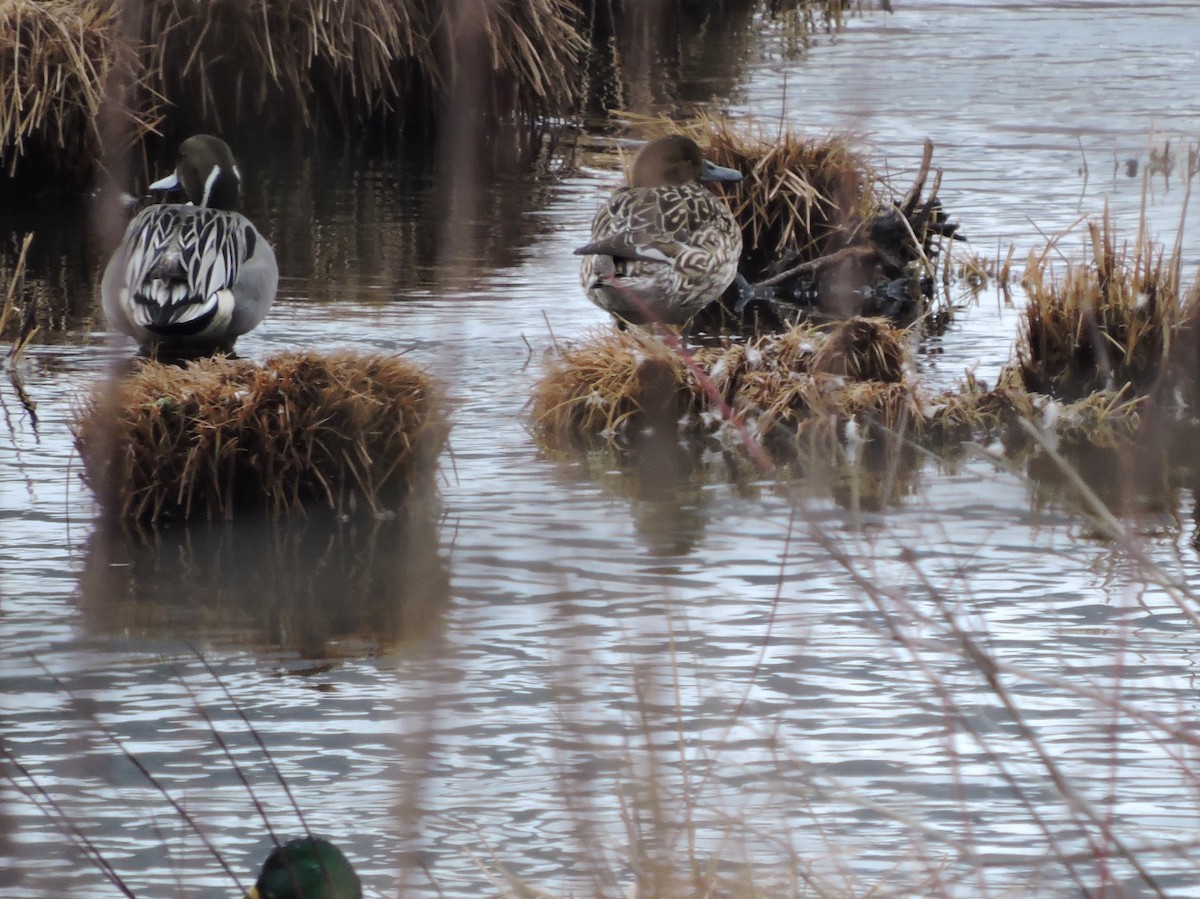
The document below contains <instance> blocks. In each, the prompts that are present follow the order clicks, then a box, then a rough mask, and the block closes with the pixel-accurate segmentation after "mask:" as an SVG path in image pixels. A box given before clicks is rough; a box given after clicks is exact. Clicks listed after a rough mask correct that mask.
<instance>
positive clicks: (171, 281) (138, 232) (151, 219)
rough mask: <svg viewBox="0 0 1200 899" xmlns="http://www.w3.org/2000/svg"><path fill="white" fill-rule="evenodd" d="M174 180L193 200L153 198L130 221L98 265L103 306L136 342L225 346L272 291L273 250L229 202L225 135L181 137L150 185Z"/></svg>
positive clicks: (232, 178) (184, 348) (231, 189)
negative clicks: (173, 159)
mask: <svg viewBox="0 0 1200 899" xmlns="http://www.w3.org/2000/svg"><path fill="white" fill-rule="evenodd" d="M178 187H182V188H183V190H184V192H185V193H186V194H187V197H188V199H189V200H190V201H191V203H189V204H186V205H185V204H163V205H159V206H150V207H147V208H146V209H143V210H142V211H141V212H140V213H138V214H137V216H135V217H134V219H133V221H131V222H130V223H129V227H128V228H127V229H126V230H125V237H124V239H123V240H122V241H121V245H120V246H119V247H117V250H116V252H115V253H114V254H113V257H112V259H111V260H109V263H108V267H107V268H106V269H105V270H104V280H103V282H102V283H101V287H100V296H101V300H102V302H103V305H104V315H105V317H106V318H107V319H108V322H109V324H110V325H111V326H112V327H114V328H116V329H117V330H119V331H123V332H124V333H126V334H129V335H130V336H132V337H134V338H135V339H136V340H137V342H138V343H139V344H141V346H142V348H143V350H148V351H153V350H158V349H161V350H166V351H168V352H175V353H180V352H182V353H189V352H191V353H196V352H210V351H212V350H226V351H228V350H230V349H232V348H233V343H234V341H235V340H236V339H237V338H238V336H239V335H241V334H245V333H246V332H247V331H249V330H251V329H252V328H254V327H255V326H256V325H257V324H258V323H259V322H260V321H262V319H263V316H265V315H266V314H267V310H268V309H269V308H270V307H271V303H272V301H273V300H274V299H275V288H276V286H277V285H278V283H279V268H278V267H277V266H276V264H275V253H274V252H273V251H272V250H271V247H270V245H269V244H268V243H267V242H266V240H265V239H263V236H262V235H261V234H259V233H258V230H257V229H256V228H255V227H254V225H252V224H251V223H250V220H249V219H247V218H246V217H245V216H244V215H242V214H241V213H239V212H236V211H235V210H236V208H237V205H238V193H239V190H240V188H241V174H240V173H239V172H238V168H237V165H236V164H235V163H234V161H233V154H232V153H231V152H230V150H229V146H228V145H227V144H226V143H225V142H224V141H222V140H220V139H219V138H216V137H213V136H212V135H209V134H198V135H196V136H195V137H189V138H188V139H187V140H185V141H184V142H183V143H182V144H181V145H180V147H179V161H178V163H177V164H176V166H175V172H174V173H173V174H171V175H168V176H167V177H166V178H163V179H162V180H160V181H156V182H154V183H153V184H151V185H150V189H151V190H173V189H175V188H178Z"/></svg>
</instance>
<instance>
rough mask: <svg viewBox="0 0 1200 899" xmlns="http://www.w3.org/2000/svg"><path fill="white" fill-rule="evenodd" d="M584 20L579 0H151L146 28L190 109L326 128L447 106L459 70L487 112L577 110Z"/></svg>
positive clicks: (178, 97) (226, 119)
mask: <svg viewBox="0 0 1200 899" xmlns="http://www.w3.org/2000/svg"><path fill="white" fill-rule="evenodd" d="M577 21H578V11H577V10H576V8H575V7H574V5H573V4H572V3H571V2H570V0H532V2H530V0H460V2H457V3H440V2H435V0H304V2H289V0H208V2H206V3H203V4H200V5H197V4H195V3H193V2H189V0H150V2H147V3H146V5H145V7H144V11H143V17H142V24H141V33H142V36H143V40H144V41H145V42H146V44H147V48H148V49H147V54H148V57H147V70H148V73H149V81H150V84H151V86H152V87H153V88H154V89H155V90H157V91H160V92H161V93H162V94H163V95H164V96H165V97H166V98H167V99H168V100H170V101H171V102H173V103H174V104H176V105H177V106H179V107H181V109H182V110H183V111H184V113H185V114H186V115H187V116H189V117H193V118H196V119H198V120H201V121H207V122H209V123H210V127H226V128H228V127H230V126H232V125H233V124H235V123H239V122H246V121H247V120H250V121H253V120H254V119H255V118H257V117H261V116H266V117H267V118H268V119H269V120H274V121H288V120H292V121H295V122H297V123H298V124H300V125H302V126H303V127H304V128H306V129H310V130H311V129H315V130H325V129H328V128H330V127H332V126H334V125H340V126H341V127H342V128H343V129H354V128H356V127H357V126H359V125H361V124H363V123H375V124H380V125H389V124H395V123H397V122H403V121H404V120H405V119H406V118H407V117H409V116H413V115H415V114H418V113H419V114H424V115H425V116H429V117H431V118H437V117H438V115H437V114H438V113H439V112H440V111H442V110H443V109H444V105H443V104H440V103H439V101H440V100H442V99H444V98H445V96H446V95H447V93H448V92H449V91H451V90H452V89H453V88H454V87H455V86H456V83H457V81H458V80H459V79H467V80H469V81H470V82H471V83H470V84H468V85H467V87H468V88H469V89H470V90H472V91H473V92H476V93H479V94H481V96H479V97H478V98H475V102H476V103H477V105H478V111H480V112H482V113H484V114H487V115H491V116H505V115H516V116H521V117H533V116H537V115H544V114H550V113H556V112H557V113H562V112H566V111H568V110H570V109H572V108H573V107H574V106H575V104H577V103H578V100H579V97H580V90H581V87H580V79H579V66H580V61H581V59H582V54H583V50H584V44H583V40H582V38H581V37H580V35H579V33H578V31H577V30H576V28H577ZM214 123H215V124H214Z"/></svg>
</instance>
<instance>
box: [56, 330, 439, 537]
mask: <svg viewBox="0 0 1200 899" xmlns="http://www.w3.org/2000/svg"><path fill="white" fill-rule="evenodd" d="M74 432H75V441H76V445H77V447H78V448H79V452H80V455H81V457H82V459H83V463H84V477H85V480H86V481H87V483H88V484H89V486H91V488H92V489H93V490H94V491H95V494H96V496H97V498H98V500H99V502H100V504H101V506H102V508H104V509H105V511H107V512H109V513H110V514H113V515H115V516H117V517H119V518H120V519H122V520H126V521H133V522H158V521H161V520H166V519H194V518H209V519H214V518H230V517H232V516H233V515H234V514H235V513H236V512H240V511H243V510H246V509H253V508H259V509H264V510H266V511H267V512H268V513H270V514H271V515H274V516H279V515H281V514H284V513H288V512H295V511H300V510H302V508H303V506H304V504H305V503H308V502H312V503H317V504H324V505H326V506H328V507H330V508H333V509H336V510H339V511H349V510H352V509H354V508H355V507H356V506H363V507H365V508H367V509H369V510H371V511H372V512H376V513H379V512H382V511H384V509H385V507H386V506H387V505H389V504H393V503H396V502H397V501H398V500H399V499H401V498H402V497H403V496H404V495H405V494H406V493H407V492H408V491H409V490H411V489H412V488H413V487H415V486H416V485H417V484H418V483H419V479H420V478H421V477H422V476H423V475H428V474H429V473H430V469H431V461H432V459H433V458H434V457H435V456H436V454H437V452H438V451H439V450H440V448H441V446H442V444H443V442H444V440H445V436H446V427H445V424H444V422H443V420H442V419H441V418H440V416H438V414H437V412H436V409H435V398H434V397H433V387H432V384H431V382H430V380H429V378H428V376H426V375H425V374H424V373H423V372H422V371H420V370H419V369H417V368H416V367H415V366H413V365H411V364H409V363H407V362H405V361H403V360H400V359H395V358H390V357H383V356H363V355H360V354H356V353H351V352H341V353H333V354H317V353H312V352H299V353H281V354H279V355H276V356H273V357H271V358H269V359H267V361H266V362H265V363H264V364H262V365H259V364H256V363H253V362H249V361H246V360H231V359H227V358H224V357H215V358H212V359H204V360H200V361H195V362H190V363H188V364H187V365H186V367H183V368H179V367H176V366H172V365H165V364H161V363H158V362H153V361H150V362H146V363H144V364H141V365H140V366H139V367H138V368H137V370H136V371H134V372H133V373H132V374H131V375H129V376H128V377H126V378H123V379H119V380H117V381H116V382H115V383H113V384H111V385H104V386H101V387H99V388H97V389H96V390H94V391H93V392H92V393H91V394H90V396H88V397H87V398H86V399H85V400H84V401H83V403H82V406H81V408H80V409H79V410H78V413H77V415H76V421H75V424H74Z"/></svg>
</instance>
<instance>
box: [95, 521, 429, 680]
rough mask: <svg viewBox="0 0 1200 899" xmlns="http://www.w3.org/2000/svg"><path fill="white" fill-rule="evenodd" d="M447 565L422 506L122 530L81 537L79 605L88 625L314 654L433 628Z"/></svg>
mask: <svg viewBox="0 0 1200 899" xmlns="http://www.w3.org/2000/svg"><path fill="white" fill-rule="evenodd" d="M448 594H449V575H448V566H447V563H446V561H445V559H444V558H443V557H442V555H441V553H440V551H439V548H438V529H437V525H436V521H435V520H434V518H433V515H432V514H431V513H429V512H427V511H422V512H415V513H408V514H401V515H398V516H396V517H395V518H394V519H391V520H376V519H366V518H357V519H355V518H351V519H348V520H344V519H339V518H336V517H334V516H332V515H329V514H324V515H312V516H311V517H309V518H307V519H304V520H302V521H298V522H292V523H288V524H283V525H280V524H273V523H271V522H270V521H268V520H266V519H255V518H253V517H251V518H245V517H243V518H242V519H239V520H238V522H237V524H236V526H235V525H233V524H224V523H221V524H203V525H193V526H189V527H174V528H170V529H165V530H162V531H155V532H151V533H138V534H133V533H129V532H128V531H126V530H123V529H121V528H119V527H117V526H114V525H102V526H100V527H98V528H97V529H96V531H95V532H94V533H93V534H92V536H91V537H90V539H89V540H88V544H87V551H86V562H85V566H84V572H83V575H82V577H81V579H80V608H81V610H82V612H83V615H84V621H85V624H86V627H87V628H88V629H89V630H91V631H93V632H97V633H103V634H123V635H127V636H140V637H152V638H173V637H180V636H183V637H193V636H195V637H202V638H206V639H209V640H215V641H219V642H223V643H230V644H234V645H249V646H254V647H258V648H263V649H272V650H287V651H293V652H297V653H300V654H301V655H303V656H306V657H311V658H327V657H337V656H341V655H346V654H350V655H362V654H363V653H368V654H369V653H371V652H375V651H380V650H384V649H392V648H395V647H396V646H397V645H398V644H407V643H421V642H423V641H425V640H427V639H429V638H430V637H431V635H432V634H434V633H435V632H436V631H437V628H438V624H439V619H440V616H441V613H442V610H443V609H444V608H445V605H446V601H447V597H448Z"/></svg>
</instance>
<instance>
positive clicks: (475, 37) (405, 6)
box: [0, 0, 857, 190]
mask: <svg viewBox="0 0 1200 899" xmlns="http://www.w3.org/2000/svg"><path fill="white" fill-rule="evenodd" d="M856 5H857V4H856V3H855V2H853V0H785V2H773V3H770V4H765V3H763V2H762V0H723V2H720V3H717V4H707V3H705V4H702V3H696V2H693V0H664V2H662V3H658V4H642V3H637V2H631V0H457V2H453V3H441V2H438V0H303V2H284V0H208V2H204V3H194V2H185V0H144V2H141V3H123V2H121V0H5V2H4V3H2V4H0V86H2V87H3V91H2V93H3V96H4V99H3V100H2V101H0V173H2V174H0V177H3V178H5V179H8V182H9V186H10V188H11V187H14V186H22V185H25V184H27V183H29V182H33V183H49V182H53V183H56V184H60V185H66V186H67V187H68V188H69V189H75V190H80V189H84V188H86V187H88V186H91V185H93V183H94V182H95V181H96V180H97V178H98V176H101V175H103V174H105V173H107V174H108V175H110V176H113V175H115V174H117V173H119V172H121V171H124V170H125V168H126V166H124V165H122V164H121V161H120V160H122V159H123V157H124V154H126V153H127V152H128V151H129V150H131V149H134V150H140V151H141V153H142V156H143V159H145V158H146V157H147V155H148V154H150V153H152V152H153V151H154V150H155V149H157V147H158V146H159V145H160V144H161V143H171V142H175V141H177V140H178V139H179V138H180V137H181V136H185V135H187V134H189V133H193V132H196V131H214V132H218V133H224V134H227V135H231V136H235V135H236V134H237V133H238V131H239V129H244V128H253V129H254V131H255V132H258V133H261V132H262V130H263V127H264V124H265V125H268V126H270V128H271V130H272V131H280V132H287V133H288V134H289V135H290V136H291V137H293V138H298V137H301V136H320V137H324V138H332V139H335V140H337V139H341V140H343V141H346V140H379V139H383V140H387V139H391V138H393V137H394V136H396V135H399V134H400V133H402V132H408V133H416V134H425V135H426V136H428V135H429V134H432V133H435V132H437V131H439V130H446V131H448V132H449V133H450V135H451V137H454V136H456V135H458V134H459V133H460V132H461V129H462V127H463V123H464V122H469V123H470V127H471V128H472V129H474V133H486V131H487V129H488V128H493V127H495V126H496V125H498V124H499V123H502V122H518V123H524V124H527V125H531V126H537V125H544V124H546V123H550V122H553V121H564V120H577V119H578V118H579V117H580V116H582V115H584V114H585V113H591V114H602V113H604V112H605V111H607V109H609V108H627V107H629V106H630V105H633V106H635V107H636V106H637V105H638V104H637V103H636V102H635V103H633V104H630V102H629V101H630V100H631V99H632V97H631V95H634V94H638V93H639V88H638V87H637V86H630V84H631V81H630V80H627V76H628V78H631V79H636V72H635V73H627V72H625V68H626V67H629V68H636V65H635V63H636V58H637V57H638V56H639V55H642V54H644V55H645V58H653V59H658V58H660V57H662V56H665V55H667V53H666V50H665V48H664V47H660V46H655V47H650V46H644V45H643V44H644V42H645V35H646V34H648V33H651V34H656V35H658V40H659V42H660V43H661V42H662V41H667V40H673V41H675V42H676V43H678V41H679V40H680V36H679V35H680V32H681V30H687V31H692V32H695V31H696V30H699V29H702V28H704V27H706V25H707V23H708V22H709V21H710V20H712V19H716V18H718V17H719V19H720V21H721V29H720V30H721V31H723V32H724V31H728V30H731V29H732V30H736V31H742V32H747V31H748V30H749V23H750V22H751V21H752V19H753V17H754V16H755V15H757V14H760V13H761V14H764V15H771V16H774V17H779V18H785V17H787V18H789V20H790V21H793V22H795V23H796V27H797V28H798V29H800V30H802V31H804V30H810V29H816V28H821V27H829V26H831V25H835V24H837V23H839V22H840V21H841V20H842V18H843V16H844V15H845V14H846V13H847V11H848V10H849V9H851V8H853V7H855V6H856ZM648 26H653V27H648ZM676 55H678V51H677V50H676ZM117 180H119V179H117Z"/></svg>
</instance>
